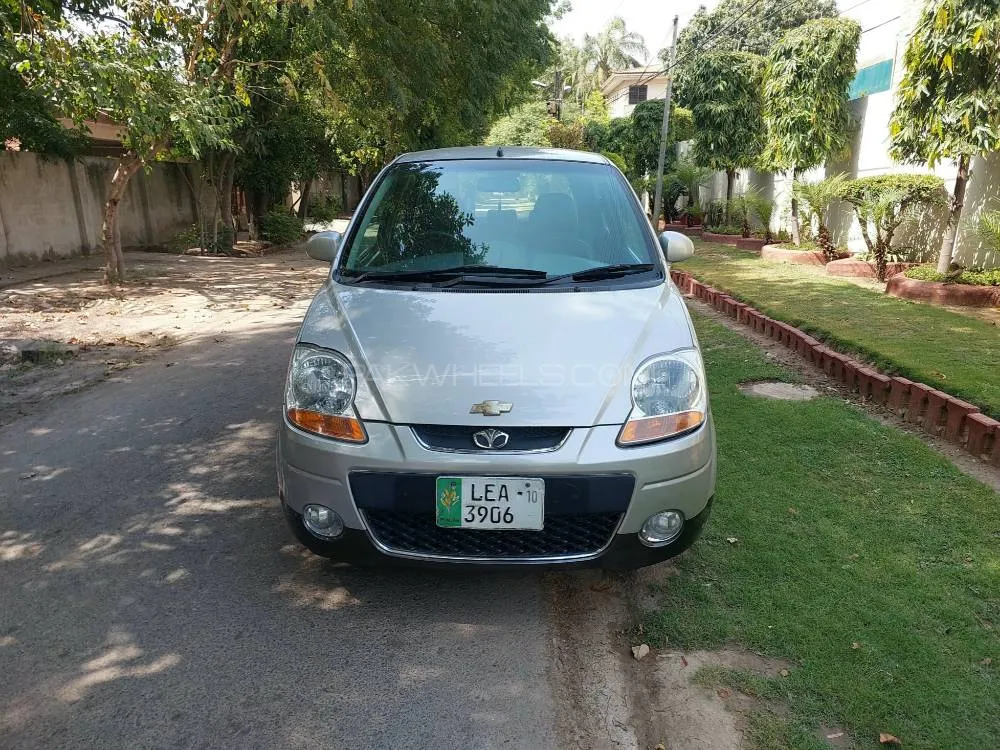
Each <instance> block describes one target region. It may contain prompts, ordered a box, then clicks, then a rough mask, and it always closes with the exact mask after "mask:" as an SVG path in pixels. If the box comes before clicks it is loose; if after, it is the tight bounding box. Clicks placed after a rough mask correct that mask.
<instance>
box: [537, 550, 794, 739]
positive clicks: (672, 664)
mask: <svg viewBox="0 0 1000 750" xmlns="http://www.w3.org/2000/svg"><path fill="white" fill-rule="evenodd" d="M674 572H675V569H674V567H673V565H672V564H670V563H664V564H662V565H655V566H652V567H649V568H643V569H642V570H638V571H634V572H631V573H602V572H598V571H574V572H567V573H553V574H551V575H549V576H547V577H546V579H545V591H546V594H547V608H548V611H549V614H550V618H549V619H550V622H551V623H552V639H553V648H552V655H553V656H552V662H551V664H550V666H549V673H550V684H552V685H553V686H554V689H555V693H556V699H557V704H558V705H559V707H560V713H559V717H558V727H559V732H560V737H561V743H560V746H562V747H572V748H584V749H587V750H590V749H595V750H596V749H597V748H630V749H635V750H639V749H640V748H641V749H642V750H646V749H647V748H655V747H657V746H658V745H662V746H663V747H664V748H665V749H666V750H682V749H686V748H693V747H706V748H713V750H727V749H730V748H731V749H732V750H738V748H740V747H742V743H743V738H744V719H743V715H744V714H745V713H746V712H749V711H751V710H754V709H755V708H759V706H760V704H759V701H757V700H756V699H754V698H751V697H749V696H745V695H743V694H742V693H738V692H736V691H728V692H724V693H723V694H722V695H720V694H719V693H718V692H717V691H715V690H714V689H712V688H710V687H705V686H703V685H701V684H698V682H696V681H695V674H696V673H697V672H698V670H699V669H701V668H702V667H706V666H719V667H726V668H730V669H743V670H749V671H753V672H754V673H756V674H759V675H762V676H766V677H774V676H776V675H778V674H779V673H780V671H781V670H782V669H786V668H788V666H789V665H787V664H786V663H784V662H780V661H777V660H771V659H766V658H764V657H760V656H757V655H755V654H752V653H749V652H746V651H740V650H736V649H723V650H720V651H711V652H709V651H695V652H682V651H676V650H666V651H657V650H656V649H652V650H650V652H649V653H648V655H646V656H644V657H643V658H642V659H641V660H636V659H635V658H634V657H633V653H632V647H634V646H637V645H640V644H642V643H644V639H643V634H642V629H641V625H640V624H638V623H641V622H642V619H643V614H642V613H643V611H644V610H645V609H647V608H648V607H649V606H651V604H652V602H651V601H650V600H649V594H648V592H649V591H650V589H651V586H650V584H652V583H657V584H660V585H662V583H663V582H664V580H665V579H668V578H669V577H670V576H672V575H673V574H674ZM723 696H724V697H723Z"/></svg>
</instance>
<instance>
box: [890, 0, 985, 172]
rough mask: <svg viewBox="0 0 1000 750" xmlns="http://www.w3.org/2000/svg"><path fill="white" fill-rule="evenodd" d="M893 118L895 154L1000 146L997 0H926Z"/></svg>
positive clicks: (929, 156) (928, 159) (950, 153)
mask: <svg viewBox="0 0 1000 750" xmlns="http://www.w3.org/2000/svg"><path fill="white" fill-rule="evenodd" d="M903 65H904V67H905V72H904V74H903V78H902V80H901V81H900V84H899V88H898V90H897V92H896V109H895V111H894V112H893V115H892V119H891V121H890V124H889V130H890V134H891V139H892V148H891V153H892V155H893V157H894V158H896V159H899V160H901V161H909V162H914V163H927V164H928V165H930V166H932V167H933V166H934V165H935V164H937V162H938V161H940V160H941V159H942V158H957V157H958V156H961V155H966V156H975V155H977V154H986V153H990V152H993V151H1000V85H998V83H997V70H998V69H1000V12H998V8H997V3H996V0H927V2H925V3H924V4H923V10H922V11H921V13H920V19H919V20H918V21H917V26H916V28H915V29H914V31H913V35H912V36H911V37H910V40H909V43H908V44H907V47H906V52H905V54H904V56H903Z"/></svg>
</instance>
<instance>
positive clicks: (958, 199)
mask: <svg viewBox="0 0 1000 750" xmlns="http://www.w3.org/2000/svg"><path fill="white" fill-rule="evenodd" d="M968 182H969V157H968V156H967V155H966V154H962V155H961V156H960V157H958V174H957V175H956V176H955V192H954V194H952V196H951V213H950V214H949V215H948V231H947V232H945V234H944V241H943V242H942V243H941V253H940V255H938V265H937V270H938V273H948V271H949V270H950V269H951V260H952V258H954V257H955V243H956V242H957V241H958V222H959V220H960V219H961V218H962V207H963V206H964V205H965V186H966V184H967V183H968Z"/></svg>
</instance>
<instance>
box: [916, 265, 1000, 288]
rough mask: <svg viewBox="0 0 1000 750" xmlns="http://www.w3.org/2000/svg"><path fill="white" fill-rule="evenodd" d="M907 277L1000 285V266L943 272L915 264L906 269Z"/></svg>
mask: <svg viewBox="0 0 1000 750" xmlns="http://www.w3.org/2000/svg"><path fill="white" fill-rule="evenodd" d="M906 277H907V278H910V279H920V280H921V281H943V282H944V283H945V284H972V285H973V286H1000V268H993V269H990V270H989V271H984V270H981V269H966V268H956V269H955V270H953V271H949V272H948V273H941V272H940V271H938V270H937V268H935V267H934V266H914V267H913V268H908V269H906Z"/></svg>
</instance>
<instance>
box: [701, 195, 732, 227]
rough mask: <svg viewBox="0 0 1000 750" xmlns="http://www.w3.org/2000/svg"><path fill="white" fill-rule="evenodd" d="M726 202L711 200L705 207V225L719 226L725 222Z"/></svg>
mask: <svg viewBox="0 0 1000 750" xmlns="http://www.w3.org/2000/svg"><path fill="white" fill-rule="evenodd" d="M726 213H727V211H726V202H725V201H711V202H709V204H708V208H706V209H705V226H712V227H714V226H720V225H722V224H725V223H726V219H727V216H726Z"/></svg>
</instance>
